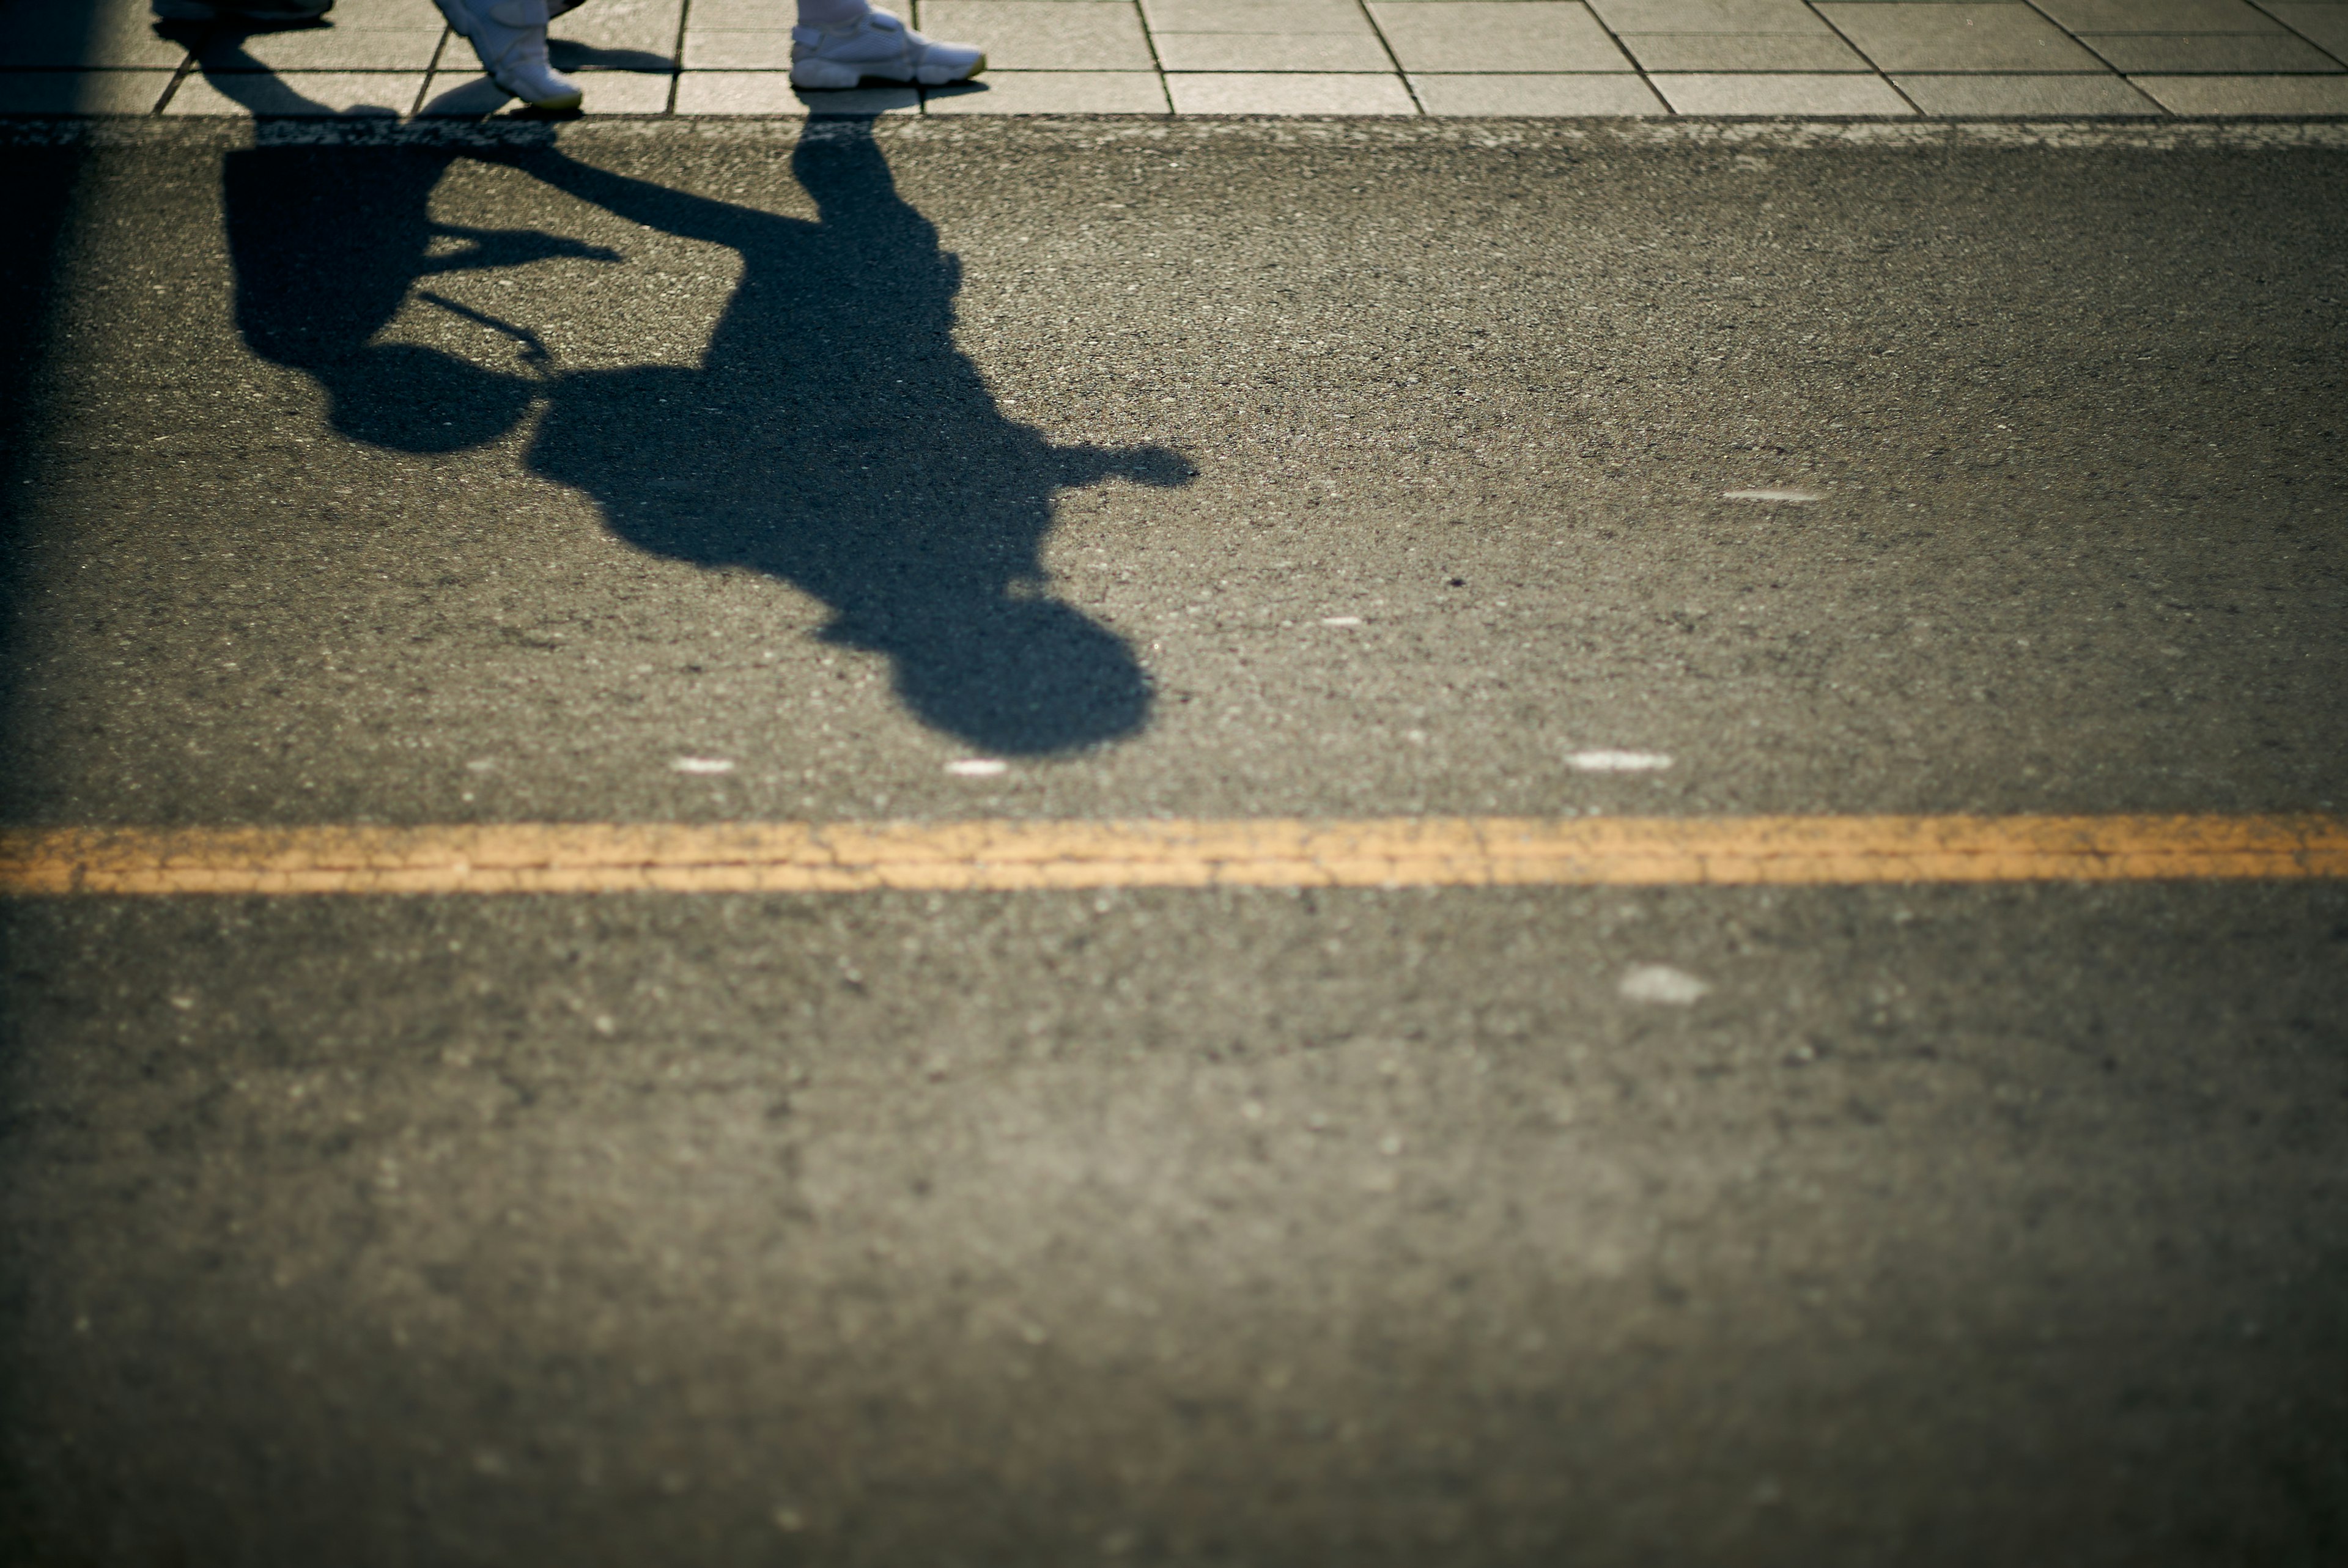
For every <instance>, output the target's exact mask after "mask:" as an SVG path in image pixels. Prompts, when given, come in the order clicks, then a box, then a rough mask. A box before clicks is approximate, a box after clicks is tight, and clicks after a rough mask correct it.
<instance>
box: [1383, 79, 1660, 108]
mask: <svg viewBox="0 0 2348 1568" xmlns="http://www.w3.org/2000/svg"><path fill="white" fill-rule="evenodd" d="M1410 87H1411V90H1412V91H1413V92H1415V93H1416V94H1417V95H1418V101H1419V104H1420V105H1421V107H1423V108H1425V109H1426V112H1427V113H1428V114H1431V115H1504V116H1510V117H1520V118H1536V117H1542V116H1549V115H1574V116H1596V115H1603V116H1607V117H1610V118H1611V117H1616V116H1633V115H1661V114H1668V113H1670V112H1671V111H1670V110H1668V109H1667V108H1664V107H1663V99H1661V98H1659V97H1656V96H1655V95H1654V92H1653V89H1652V88H1650V87H1648V86H1647V84H1646V83H1644V82H1643V81H1641V80H1640V79H1639V78H1638V77H1635V76H1629V75H1623V74H1619V73H1612V74H1608V75H1603V76H1566V75H1561V74H1559V73H1555V72H1549V73H1544V74H1542V75H1540V76H1509V75H1500V74H1497V73H1493V72H1479V73H1478V74H1476V75H1472V76H1456V77H1447V76H1418V75H1414V76H1412V77H1411V78H1410Z"/></svg>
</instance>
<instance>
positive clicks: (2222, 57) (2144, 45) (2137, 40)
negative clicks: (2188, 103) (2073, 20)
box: [2080, 33, 2343, 76]
mask: <svg viewBox="0 0 2348 1568" xmlns="http://www.w3.org/2000/svg"><path fill="white" fill-rule="evenodd" d="M2080 41H2081V42H2083V43H2085V45H2086V46H2088V47H2089V48H2091V49H2093V50H2095V51H2096V53H2097V54H2099V55H2101V56H2103V57H2104V58H2105V59H2106V61H2107V62H2109V63H2110V65H2111V67H2112V68H2113V69H2114V70H2118V71H2127V72H2128V73H2130V74H2131V75H2133V74H2135V73H2137V72H2139V71H2142V72H2161V73H2179V74H2181V73H2183V72H2187V71H2196V72H2209V73H2212V74H2224V75H2231V76H2252V75H2260V74H2263V73H2266V72H2270V71H2281V72H2291V71H2337V70H2341V69H2343V67H2342V66H2341V64H2340V62H2339V61H2337V60H2335V59H2333V57H2332V56H2329V55H2327V54H2325V53H2324V52H2323V51H2322V50H2321V49H2319V48H2317V47H2316V46H2314V45H2312V44H2311V43H2309V42H2308V41H2307V40H2306V39H2304V38H2294V37H2292V36H2291V35H2290V34H2288V33H2199V34H2193V33H2168V34H2158V33H2089V34H2085V35H2082V36H2081V40H2080Z"/></svg>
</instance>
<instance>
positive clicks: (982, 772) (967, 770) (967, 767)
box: [946, 757, 1011, 779]
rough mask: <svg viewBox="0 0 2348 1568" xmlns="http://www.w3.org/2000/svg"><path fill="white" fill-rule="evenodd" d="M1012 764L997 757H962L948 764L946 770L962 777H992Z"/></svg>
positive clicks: (957, 776)
mask: <svg viewBox="0 0 2348 1568" xmlns="http://www.w3.org/2000/svg"><path fill="white" fill-rule="evenodd" d="M1010 765H1011V764H1009V763H1006V762H1004V761H1002V760H1001V759H1000V758H996V757H962V758H959V759H957V760H956V761H953V762H951V763H948V764H946V772H948V773H950V774H953V775H954V777H956V778H962V779H991V778H993V777H994V776H995V775H996V774H1000V773H1002V772H1003V771H1004V769H1006V768H1008V767H1009V766H1010Z"/></svg>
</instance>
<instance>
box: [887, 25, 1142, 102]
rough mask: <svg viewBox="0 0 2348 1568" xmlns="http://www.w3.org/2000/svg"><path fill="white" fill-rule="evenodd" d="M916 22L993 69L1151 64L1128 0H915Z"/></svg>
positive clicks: (1121, 68) (1113, 68) (1116, 68)
mask: <svg viewBox="0 0 2348 1568" xmlns="http://www.w3.org/2000/svg"><path fill="white" fill-rule="evenodd" d="M916 25H917V26H920V28H921V29H922V32H924V33H927V34H928V35H929V36H931V37H932V38H953V39H960V40H962V41H963V42H965V43H971V44H976V45H977V46H980V47H981V48H983V49H984V50H985V51H986V60H987V65H988V67H990V68H991V69H994V70H1004V71H1147V70H1152V69H1155V68H1156V66H1157V61H1156V60H1154V59H1153V58H1151V56H1150V53H1149V39H1148V36H1145V35H1144V34H1143V33H1142V30H1141V13H1140V12H1139V11H1138V9H1136V8H1135V7H1134V6H1133V5H1131V4H1130V3H1129V0H922V5H921V7H920V14H919V16H918V17H917V19H916ZM1015 112H1021V113H1024V112H1025V111H1024V110H1021V111H1015ZM1071 112H1077V111H1071Z"/></svg>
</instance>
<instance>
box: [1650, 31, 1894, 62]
mask: <svg viewBox="0 0 2348 1568" xmlns="http://www.w3.org/2000/svg"><path fill="white" fill-rule="evenodd" d="M1622 46H1623V47H1624V48H1626V49H1628V50H1630V51H1631V56H1632V58H1633V59H1635V60H1637V61H1638V62H1639V64H1640V66H1641V67H1643V68H1644V69H1646V70H1650V71H1871V70H1873V69H1874V68H1875V67H1872V66H1870V65H1869V64H1868V63H1867V61H1866V60H1864V59H1863V58H1861V57H1860V56H1859V51H1858V50H1856V49H1854V48H1852V47H1851V46H1849V44H1846V43H1844V42H1843V41H1842V40H1841V39H1840V38H1838V37H1836V36H1834V35H1833V34H1832V33H1825V32H1821V33H1819V34H1818V35H1817V36H1810V35H1807V34H1802V33H1626V34H1624V35H1622Z"/></svg>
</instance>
